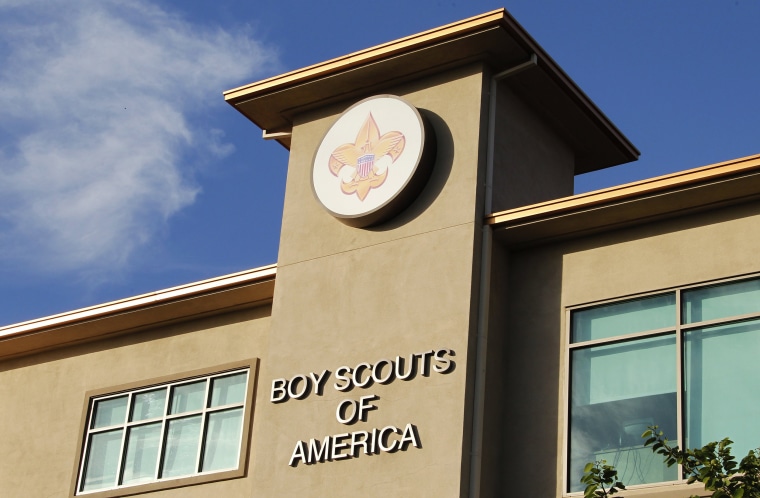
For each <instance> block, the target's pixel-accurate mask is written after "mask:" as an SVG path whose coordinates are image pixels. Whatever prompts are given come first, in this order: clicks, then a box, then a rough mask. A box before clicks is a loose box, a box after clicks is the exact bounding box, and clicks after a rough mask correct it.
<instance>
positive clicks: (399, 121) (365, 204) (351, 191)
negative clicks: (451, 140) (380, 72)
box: [311, 95, 436, 227]
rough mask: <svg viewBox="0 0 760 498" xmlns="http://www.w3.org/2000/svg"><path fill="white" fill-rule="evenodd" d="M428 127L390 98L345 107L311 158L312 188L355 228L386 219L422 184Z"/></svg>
mask: <svg viewBox="0 0 760 498" xmlns="http://www.w3.org/2000/svg"><path fill="white" fill-rule="evenodd" d="M435 149H436V147H435V136H434V134H433V130H432V127H431V126H430V125H429V124H428V122H427V120H426V119H425V118H424V116H422V115H421V114H420V113H419V111H418V110H417V109H416V108H415V107H414V106H412V105H411V104H409V103H408V102H406V101H405V100H403V99H401V98H399V97H395V96H393V95H379V96H376V97H370V98H368V99H365V100H362V101H361V102H358V103H356V104H354V105H353V106H351V107H349V108H348V109H347V110H346V111H344V112H343V114H341V115H340V117H338V119H337V120H336V121H335V123H334V124H333V125H332V126H331V127H330V129H329V130H328V131H327V134H326V135H325V137H324V138H323V139H322V142H321V143H320V144H319V147H318V148H317V152H316V154H315V155H314V163H313V164H312V167H311V186H312V190H313V191H314V195H315V196H316V198H317V199H318V200H319V202H320V203H321V204H322V206H324V208H325V209H327V211H329V212H330V214H332V215H333V216H335V217H336V218H338V219H339V220H340V221H342V222H343V223H346V224H347V225H350V226H353V227H367V226H370V225H374V224H377V223H380V222H382V221H385V220H387V219H389V218H391V217H392V216H395V215H396V214H398V213H399V212H400V211H401V210H403V209H404V208H406V207H407V206H408V205H409V204H410V203H411V202H412V201H413V200H414V199H415V198H416V197H417V194H419V193H420V191H421V190H422V188H423V187H424V186H425V183H426V182H427V179H428V177H429V176H430V171H431V170H432V165H433V162H434V159H435Z"/></svg>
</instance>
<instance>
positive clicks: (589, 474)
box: [581, 460, 625, 498]
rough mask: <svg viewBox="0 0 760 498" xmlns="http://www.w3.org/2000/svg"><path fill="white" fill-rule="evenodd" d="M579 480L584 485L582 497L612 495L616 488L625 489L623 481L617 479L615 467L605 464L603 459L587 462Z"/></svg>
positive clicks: (594, 497)
mask: <svg viewBox="0 0 760 498" xmlns="http://www.w3.org/2000/svg"><path fill="white" fill-rule="evenodd" d="M581 482H582V483H583V484H585V485H586V490H585V492H584V493H583V497H584V498H602V497H606V496H610V495H614V494H615V493H617V492H618V489H625V486H624V485H623V483H622V482H619V481H618V480H617V470H615V467H613V466H611V465H607V462H606V461H605V460H602V461H599V462H591V463H587V464H586V467H584V469H583V477H582V478H581Z"/></svg>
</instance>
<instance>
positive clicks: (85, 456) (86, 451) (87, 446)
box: [77, 398, 95, 493]
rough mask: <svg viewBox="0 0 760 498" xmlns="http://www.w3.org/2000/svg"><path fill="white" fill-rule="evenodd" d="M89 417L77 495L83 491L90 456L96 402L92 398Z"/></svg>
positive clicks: (81, 456)
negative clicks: (85, 471) (85, 470)
mask: <svg viewBox="0 0 760 498" xmlns="http://www.w3.org/2000/svg"><path fill="white" fill-rule="evenodd" d="M88 411H89V416H88V417H87V426H86V428H87V431H86V432H85V439H84V444H83V446H82V454H81V455H80V458H81V459H82V461H81V462H80V464H79V480H78V482H77V493H79V492H80V491H82V487H83V486H84V482H83V481H84V468H85V465H86V463H87V459H88V457H89V456H90V435H91V434H92V430H91V427H92V419H93V417H94V416H95V400H94V399H92V398H90V406H89V407H88Z"/></svg>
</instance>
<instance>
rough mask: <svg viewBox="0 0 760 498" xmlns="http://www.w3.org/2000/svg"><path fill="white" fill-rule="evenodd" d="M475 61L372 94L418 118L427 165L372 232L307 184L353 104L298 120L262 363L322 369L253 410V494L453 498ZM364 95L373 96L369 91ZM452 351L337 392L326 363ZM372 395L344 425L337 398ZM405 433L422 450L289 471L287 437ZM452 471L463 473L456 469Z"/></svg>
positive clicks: (467, 327) (477, 78)
mask: <svg viewBox="0 0 760 498" xmlns="http://www.w3.org/2000/svg"><path fill="white" fill-rule="evenodd" d="M482 85H483V77H482V71H481V68H480V66H478V65H475V66H469V67H465V68H461V69H457V70H454V71H452V72H449V73H446V74H444V75H439V76H435V77H431V78H428V79H424V80H420V81H418V82H412V83H408V84H405V85H402V86H399V87H395V88H383V89H380V90H378V91H376V92H373V93H374V94H378V93H391V94H395V95H399V96H402V97H404V98H405V99H406V100H408V101H409V102H410V103H412V104H413V105H415V106H416V107H418V108H420V109H422V110H423V112H426V115H427V116H428V117H429V118H430V121H431V122H432V125H433V127H434V128H435V130H436V135H437V137H438V158H437V161H436V165H435V167H434V171H433V174H432V177H431V179H430V181H429V182H428V184H427V186H426V188H425V189H424V191H423V192H422V194H421V195H420V196H419V198H418V199H417V200H416V201H415V202H414V203H413V204H412V205H411V206H410V207H409V208H408V209H407V210H406V211H404V212H402V213H401V214H400V215H399V216H397V217H396V218H394V219H392V220H390V221H388V222H386V223H384V224H383V225H380V226H377V227H373V228H369V229H357V228H351V227H348V226H346V225H344V224H342V223H341V222H339V221H337V220H336V219H334V218H332V217H331V216H330V215H329V214H328V213H327V212H326V211H325V210H324V209H323V208H322V207H321V206H320V205H319V204H318V203H317V201H316V199H315V198H314V196H313V194H312V192H311V187H310V174H311V172H310V171H311V161H312V159H313V154H314V151H315V150H316V148H317V146H318V144H319V142H320V140H321V139H322V137H323V136H324V134H325V132H326V131H327V129H328V128H329V126H330V125H331V124H332V123H333V122H334V120H335V119H336V117H337V115H338V114H339V113H340V112H342V111H343V110H344V109H345V108H347V107H348V106H349V105H351V104H352V103H353V102H345V103H342V104H340V105H335V106H331V107H330V108H328V109H324V110H319V111H314V112H311V113H305V114H302V115H300V116H298V117H297V118H296V125H295V127H294V128H293V138H292V148H291V155H290V163H289V167H288V180H287V186H286V194H285V207H284V215H283V226H282V238H281V242H280V254H279V261H278V275H277V287H276V289H275V298H274V304H273V321H272V341H271V350H270V356H269V357H268V359H267V361H266V362H264V363H262V369H261V381H262V384H261V385H262V387H264V386H267V384H268V383H270V384H271V382H272V380H273V379H276V378H281V377H284V378H291V377H292V376H294V375H296V374H308V373H309V372H322V370H324V369H329V370H331V371H332V376H331V377H330V380H329V382H328V387H327V389H326V391H325V393H324V395H323V396H316V395H314V394H312V395H311V396H309V397H308V398H306V399H303V400H292V399H291V400H289V401H287V402H285V403H280V404H273V403H265V404H264V405H263V406H259V407H257V410H258V412H257V413H258V414H260V415H261V419H260V420H264V421H265V423H266V430H265V429H264V428H263V427H262V428H261V432H262V433H263V434H262V437H261V438H260V439H258V440H257V441H255V443H254V450H255V452H256V453H257V454H262V453H266V455H267V458H260V459H257V462H256V463H255V466H254V474H255V476H256V477H257V487H256V490H255V496H262V497H263V496H304V497H307V496H315V497H322V496H333V497H340V496H356V495H357V494H360V495H362V496H368V497H369V496H419V497H425V496H431V497H432V496H435V497H446V496H449V497H454V496H460V488H462V487H466V486H467V479H466V475H465V472H466V468H467V467H468V465H469V458H468V452H469V439H468V434H467V432H468V430H469V426H470V422H469V419H468V416H469V415H468V409H467V407H468V403H467V396H468V375H467V367H468V361H467V359H468V354H469V343H470V339H471V335H472V334H473V333H474V324H473V323H474V318H473V303H474V300H473V299H472V295H471V294H472V289H473V286H475V285H476V281H475V280H476V274H477V272H476V270H475V268H476V258H475V257H474V256H473V254H477V242H476V230H477V227H478V226H479V216H480V213H481V211H479V209H481V210H482V206H481V205H480V198H481V196H482V193H481V190H482V189H481V186H480V183H481V182H479V179H480V178H481V176H482V153H481V151H482V147H483V144H482V136H481V124H482V123H481V119H482V118H481V113H480V109H481V99H482ZM370 95H371V94H370ZM438 348H448V349H452V350H454V351H455V354H456V357H455V361H456V368H455V369H454V370H453V372H451V373H448V374H445V375H444V374H437V373H432V374H431V375H430V376H429V377H422V376H420V375H418V376H417V377H416V378H415V379H414V380H410V381H406V382H404V381H400V380H395V381H393V382H391V383H389V384H386V385H374V386H373V387H371V388H367V389H354V390H353V391H351V392H350V393H342V392H339V391H336V390H335V389H334V388H333V387H332V384H333V383H334V382H335V377H334V374H335V369H336V368H337V367H339V366H341V365H347V366H351V367H353V366H355V365H356V364H357V363H359V362H368V363H374V362H375V361H377V360H379V359H381V358H389V359H395V357H396V356H397V355H400V356H408V355H409V354H412V353H421V352H423V351H425V350H430V349H438ZM368 394H375V395H377V396H379V399H378V400H376V401H375V402H373V403H374V404H375V405H376V406H377V407H378V409H377V410H374V411H372V412H370V413H369V416H368V419H367V421H366V422H359V423H356V424H355V425H344V424H341V423H339V422H338V421H337V419H336V416H335V411H336V408H337V405H338V403H339V401H341V400H342V399H358V398H359V397H360V396H362V395H368ZM407 423H412V424H414V425H416V426H417V428H418V431H419V436H420V440H421V444H422V448H414V447H410V448H408V449H407V451H399V452H397V453H394V454H390V453H380V454H377V455H371V456H368V455H361V456H360V457H358V458H354V459H350V460H342V461H334V462H326V463H319V464H315V465H308V466H307V465H298V466H297V467H296V468H292V467H290V466H288V462H289V459H290V457H291V454H292V453H293V451H294V446H295V444H296V442H297V441H299V440H305V441H308V440H309V439H310V438H316V439H320V440H321V439H322V438H324V437H325V436H328V435H332V434H337V433H344V432H352V431H357V430H367V431H371V430H372V428H382V427H384V426H386V425H394V426H397V427H401V428H403V427H404V425H405V424H407ZM463 469H464V470H463Z"/></svg>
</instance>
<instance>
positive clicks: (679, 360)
mask: <svg viewBox="0 0 760 498" xmlns="http://www.w3.org/2000/svg"><path fill="white" fill-rule="evenodd" d="M682 292H683V291H681V290H678V291H676V386H677V387H678V395H677V396H676V416H677V418H676V431H677V432H678V434H677V435H676V438H677V441H678V446H679V447H680V448H683V447H684V441H686V435H685V434H684V427H685V420H684V412H683V397H684V383H683V379H684V371H683V330H682V329H681V324H682V323H683V316H682V315H683V306H682V301H681V294H682ZM677 471H678V479H679V480H682V479H683V466H682V465H681V464H680V463H678V468H677Z"/></svg>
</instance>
